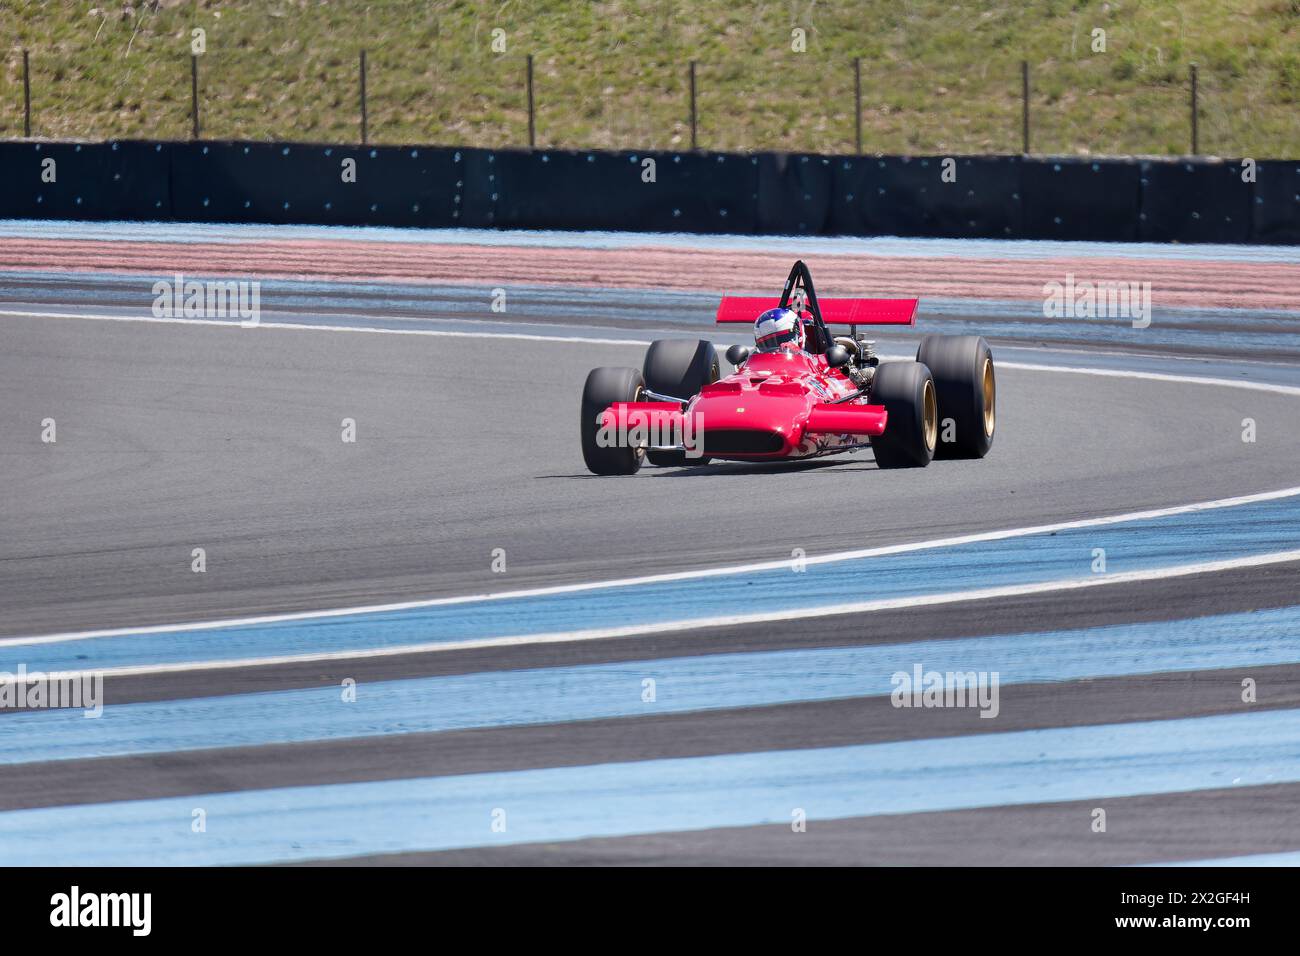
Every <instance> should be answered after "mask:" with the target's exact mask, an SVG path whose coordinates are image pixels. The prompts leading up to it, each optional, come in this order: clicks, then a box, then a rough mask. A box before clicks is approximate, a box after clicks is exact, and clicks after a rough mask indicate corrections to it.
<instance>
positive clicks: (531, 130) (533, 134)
mask: <svg viewBox="0 0 1300 956" xmlns="http://www.w3.org/2000/svg"><path fill="white" fill-rule="evenodd" d="M536 145H537V120H536V117H535V116H534V112H533V55H532V54H531V53H530V54H528V148H529V149H533V148H535V147H536Z"/></svg>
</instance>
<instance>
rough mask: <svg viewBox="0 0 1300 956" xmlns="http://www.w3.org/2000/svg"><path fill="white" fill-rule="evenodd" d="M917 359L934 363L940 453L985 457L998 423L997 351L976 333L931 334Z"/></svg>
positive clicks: (991, 444)
mask: <svg viewBox="0 0 1300 956" xmlns="http://www.w3.org/2000/svg"><path fill="white" fill-rule="evenodd" d="M916 360H917V361H918V362H920V363H921V364H923V365H925V366H927V367H928V368H929V369H930V374H931V375H933V376H934V390H935V394H936V395H938V397H939V444H938V447H937V448H936V449H935V457H936V458H983V457H984V456H985V455H987V454H988V453H989V449H990V448H992V447H993V433H994V431H995V430H996V428H997V378H996V375H995V373H994V369H993V353H992V352H991V351H990V350H989V344H988V343H987V342H985V341H984V339H983V338H981V337H980V336H978V335H927V336H926V337H925V338H924V339H922V340H921V347H920V348H919V349H917V351H916Z"/></svg>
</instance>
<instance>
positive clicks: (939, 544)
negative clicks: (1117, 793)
mask: <svg viewBox="0 0 1300 956" xmlns="http://www.w3.org/2000/svg"><path fill="white" fill-rule="evenodd" d="M1296 496H1300V485H1298V486H1294V487H1291V488H1282V489H1279V490H1278V491H1265V492H1260V493H1258V494H1253V495H1242V496H1240V497H1236V498H1217V499H1215V500H1213V501H1199V502H1196V503H1194V504H1187V505H1176V506H1174V507H1170V508H1155V509H1152V510H1149V511H1130V512H1128V513H1126V514H1118V515H1107V516H1105V517H1101V518H1080V519H1078V520H1075V521H1060V522H1056V523H1054V524H1042V525H1031V526H1029V527H1024V528H1003V529H999V530H997V531H981V532H976V533H974V534H965V535H957V536H954V537H950V538H933V539H930V540H928V541H914V542H909V543H906V544H891V545H882V546H880V547H875V548H859V549H857V550H853V551H835V552H831V553H830V554H820V555H814V556H811V557H807V558H804V559H803V564H804V565H811V564H832V563H836V562H840V561H851V560H855V559H858V558H876V557H883V556H885V555H891V554H906V553H908V552H912V551H926V550H929V549H932V548H950V547H954V546H957V545H964V544H977V543H981V542H986V541H1004V540H1006V539H1008V538H1021V537H1028V536H1030V535H1036V534H1049V533H1055V532H1059V531H1070V530H1074V529H1078V528H1098V527H1105V526H1107V525H1114V524H1123V523H1126V522H1130V521H1146V520H1150V519H1154V518H1168V517H1172V516H1174V515H1184V514H1194V513H1196V512H1200V511H1213V510H1216V509H1219V508H1233V507H1237V506H1240V505H1249V504H1257V503H1260V502H1265V501H1277V500H1279V499H1283V498H1294V497H1296ZM1284 553H1287V554H1290V553H1292V552H1284ZM1234 560H1244V559H1234ZM1282 560H1286V559H1282ZM789 566H790V560H789V559H788V558H785V559H782V560H779V561H759V562H753V563H750V564H733V565H725V566H723V567H716V568H698V569H695V570H690V571H671V572H666V573H663V574H647V575H642V576H640V577H633V578H615V579H612V580H606V581H588V582H584V583H582V584H556V585H551V586H549V587H540V588H524V589H520V590H515V591H490V592H486V593H483V594H464V595H459V596H456V597H445V598H426V599H423V600H418V601H400V602H395V603H391V604H369V605H362V606H360V607H349V608H331V609H329V610H325V611H297V612H293V613H286V614H264V615H259V616H256V617H242V618H226V619H222V620H216V621H198V622H192V623H187V624H174V625H166V624H160V625H152V626H149V627H125V628H111V629H105V630H98V631H72V632H67V633H63V634H43V635H39V636H35V637H19V638H10V639H0V649H4V648H9V647H20V646H21V647H26V646H32V645H40V644H58V643H64V642H67V641H81V640H89V639H93V638H101V637H124V636H127V635H133V634H167V633H173V632H177V633H179V632H185V631H211V630H219V629H223V628H231V627H257V626H261V625H265V624H281V623H286V622H290V621H312V620H326V619H329V618H337V617H345V616H349V615H353V614H381V613H385V612H389V611H408V610H414V609H418V608H432V607H446V606H448V605H454V604H469V603H474V602H480V601H502V600H508V599H511V598H529V597H546V596H550V595H559V594H576V593H580V592H584V591H601V590H608V589H611V588H623V587H635V586H638V585H646V584H662V583H667V582H673V581H691V580H698V579H700V578H713V577H722V576H726V575H732V574H752V573H756V572H761V571H773V570H779V569H782V568H788V567H789ZM1242 566H1244V565H1242ZM1188 573H1193V574H1198V573H1200V572H1188ZM1107 580H1113V577H1112V578H1108V579H1107ZM882 606H884V605H882ZM889 606H893V605H889ZM898 606H910V605H898ZM832 613H839V612H832ZM769 619H770V620H779V619H780V618H767V617H761V618H757V620H769ZM701 626H702V625H701ZM637 633H640V632H639V631H638V632H637Z"/></svg>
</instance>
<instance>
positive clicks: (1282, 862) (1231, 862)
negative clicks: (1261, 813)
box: [1144, 850, 1300, 866]
mask: <svg viewBox="0 0 1300 956" xmlns="http://www.w3.org/2000/svg"><path fill="white" fill-rule="evenodd" d="M1144 865H1145V866H1300V850H1296V851H1293V852H1289V853H1255V854H1252V855H1250V856H1228V857H1223V858H1221V859H1217V860H1178V861H1177V862H1175V863H1147V864H1144Z"/></svg>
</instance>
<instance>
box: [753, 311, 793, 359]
mask: <svg viewBox="0 0 1300 956" xmlns="http://www.w3.org/2000/svg"><path fill="white" fill-rule="evenodd" d="M787 342H789V343H792V344H794V345H795V346H797V347H798V348H803V343H804V330H803V319H801V318H799V313H797V312H794V311H792V310H791V309H768V310H767V311H766V312H764V313H763V314H762V315H760V316H759V317H758V318H757V319H755V320H754V345H755V346H757V347H758V350H759V351H760V352H774V351H776V350H777V349H779V348H780V347H781V346H782V345H785V344H786V343H787Z"/></svg>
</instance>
